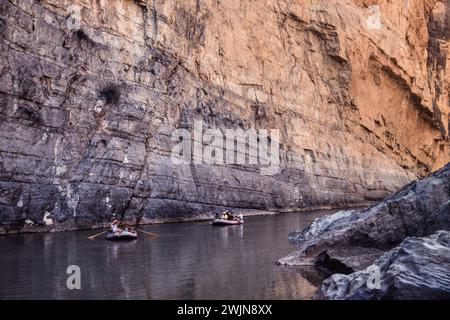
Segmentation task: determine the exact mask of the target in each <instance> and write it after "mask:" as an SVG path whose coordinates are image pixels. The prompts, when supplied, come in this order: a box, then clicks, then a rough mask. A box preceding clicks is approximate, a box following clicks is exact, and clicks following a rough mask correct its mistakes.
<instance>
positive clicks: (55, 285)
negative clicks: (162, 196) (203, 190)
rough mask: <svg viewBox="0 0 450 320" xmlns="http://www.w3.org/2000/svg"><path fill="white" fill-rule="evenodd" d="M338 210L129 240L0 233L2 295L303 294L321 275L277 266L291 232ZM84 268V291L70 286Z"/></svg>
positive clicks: (176, 228)
mask: <svg viewBox="0 0 450 320" xmlns="http://www.w3.org/2000/svg"><path fill="white" fill-rule="evenodd" d="M333 212H335V211H315V212H310V213H291V214H283V215H271V216H257V217H247V218H246V220H245V224H244V225H243V226H228V227H212V226H211V225H209V224H208V223H207V222H189V223H175V224H162V225H150V226H142V229H144V230H146V231H149V232H153V233H157V234H158V237H156V238H154V239H149V238H148V237H147V236H144V235H143V234H142V233H140V237H139V238H138V239H137V240H134V241H131V242H120V243H118V242H109V241H107V240H105V239H104V238H102V237H99V238H98V240H88V239H87V237H88V236H90V235H93V234H95V233H98V232H99V231H97V230H94V231H92V230H91V231H75V232H63V233H50V234H22V235H10V236H1V237H0V299H305V298H311V296H312V295H313V294H314V290H315V285H317V284H318V283H319V281H320V280H321V277H320V275H318V274H317V272H316V271H315V270H314V269H313V268H311V269H302V270H294V269H292V268H289V267H285V266H277V265H275V261H276V259H277V258H280V257H282V256H284V255H286V254H288V253H289V252H291V251H292V250H293V249H295V246H294V245H292V244H290V243H289V242H288V239H287V236H288V234H289V232H291V231H294V230H296V229H302V228H303V227H306V226H307V225H308V224H309V223H310V222H312V220H314V218H316V217H319V216H323V215H325V214H330V213H333ZM69 265H78V266H79V267H80V268H81V290H69V289H67V286H66V281H67V277H68V275H67V274H66V269H67V267H68V266H69Z"/></svg>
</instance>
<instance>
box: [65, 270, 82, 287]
mask: <svg viewBox="0 0 450 320" xmlns="http://www.w3.org/2000/svg"><path fill="white" fill-rule="evenodd" d="M66 273H67V274H68V275H69V277H68V278H67V281H66V286H67V289H69V290H74V289H76V290H81V269H80V267H79V266H77V265H75V264H73V265H70V266H68V267H67V270H66Z"/></svg>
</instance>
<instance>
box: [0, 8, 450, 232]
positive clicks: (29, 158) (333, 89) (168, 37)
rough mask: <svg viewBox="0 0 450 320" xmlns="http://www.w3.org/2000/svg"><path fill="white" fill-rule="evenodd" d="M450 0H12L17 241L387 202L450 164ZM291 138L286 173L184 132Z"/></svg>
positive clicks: (7, 225) (10, 112)
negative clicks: (183, 138)
mask: <svg viewBox="0 0 450 320" xmlns="http://www.w3.org/2000/svg"><path fill="white" fill-rule="evenodd" d="M449 26H450V0H445V1H436V0H425V1H423V0H403V1H402V0H399V1H388V0H346V1H341V0H323V1H322V0H318V1H313V0H309V1H307V0H297V1H275V0H264V1H245V0H230V1H213V0H211V1H205V0H196V1H163V0H153V1H152V0H146V1H144V0H141V1H131V0H120V1H119V0H115V1H106V0H91V1H88V0H76V1H66V0H42V1H32V0H28V1H27V0H0V58H1V60H0V233H9V232H21V231H22V232H26V231H36V230H49V231H50V230H53V231H58V230H65V229H77V228H90V227H95V226H101V225H103V224H104V223H105V222H106V221H108V220H109V219H110V218H111V216H112V214H116V215H118V216H121V217H124V218H125V219H127V220H130V221H134V222H138V223H148V222H158V221H175V220H181V219H196V218H202V217H206V216H208V215H211V214H212V213H213V212H215V211H216V210H219V209H220V210H221V209H223V208H234V209H237V210H242V211H244V212H250V211H253V210H262V211H294V210H302V209H307V208H313V207H328V206H332V207H337V206H342V207H345V206H351V205H355V204H361V203H364V202H366V201H370V200H375V199H379V198H381V197H383V196H384V195H386V194H387V193H389V192H392V191H394V190H396V189H397V188H399V187H400V186H402V185H404V184H405V183H407V182H409V181H411V180H413V179H415V178H417V177H418V176H422V175H425V174H427V173H429V172H430V171H433V170H436V169H438V168H439V167H441V166H443V165H444V164H446V163H447V162H448V161H450V145H449V123H450V106H449V100H450V86H449V75H450V72H449V68H450V63H448V60H449V55H448V45H449V43H450V40H449V39H450V29H449V28H450V27H449ZM199 120H202V121H203V123H204V126H205V128H206V127H211V128H218V129H221V130H225V129H237V128H242V129H255V130H260V129H279V130H280V137H279V140H280V141H279V143H280V155H279V159H280V170H279V171H278V172H276V174H273V175H264V174H262V172H261V168H260V167H258V166H255V165H250V164H248V165H231V164H222V165H220V164H218V165H207V164H195V163H191V164H182V165H179V164H174V163H173V162H172V160H171V150H172V149H173V146H174V142H173V141H172V140H171V136H172V133H173V132H174V130H175V129H177V128H184V129H186V130H191V129H192V128H193V126H194V122H195V121H199Z"/></svg>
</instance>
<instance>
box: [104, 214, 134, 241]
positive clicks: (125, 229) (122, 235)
mask: <svg viewBox="0 0 450 320" xmlns="http://www.w3.org/2000/svg"><path fill="white" fill-rule="evenodd" d="M136 238H137V232H136V230H134V229H133V228H132V227H130V226H122V225H121V224H120V221H119V220H117V219H114V220H113V221H112V222H111V230H110V231H109V232H108V233H107V234H106V239H108V240H114V241H117V240H133V239H136Z"/></svg>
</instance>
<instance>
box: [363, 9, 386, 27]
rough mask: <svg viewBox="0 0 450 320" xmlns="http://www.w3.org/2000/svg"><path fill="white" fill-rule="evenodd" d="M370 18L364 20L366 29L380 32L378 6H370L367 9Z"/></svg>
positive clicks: (379, 11)
mask: <svg viewBox="0 0 450 320" xmlns="http://www.w3.org/2000/svg"><path fill="white" fill-rule="evenodd" d="M368 10H369V12H370V16H369V17H368V18H367V20H366V27H367V29H369V30H381V29H382V27H383V26H382V24H381V10H380V6H378V5H370V6H369V8H368Z"/></svg>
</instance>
